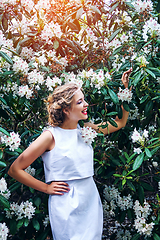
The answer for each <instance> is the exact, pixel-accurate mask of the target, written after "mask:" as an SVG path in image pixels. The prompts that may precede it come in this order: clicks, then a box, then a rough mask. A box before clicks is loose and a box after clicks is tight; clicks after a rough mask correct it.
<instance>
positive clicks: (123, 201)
mask: <svg viewBox="0 0 160 240" xmlns="http://www.w3.org/2000/svg"><path fill="white" fill-rule="evenodd" d="M117 205H118V207H120V209H121V210H122V211H125V210H127V209H129V208H132V207H133V200H132V199H131V195H130V194H129V195H128V196H123V197H120V196H118V199H117Z"/></svg>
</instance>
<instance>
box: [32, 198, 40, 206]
mask: <svg viewBox="0 0 160 240" xmlns="http://www.w3.org/2000/svg"><path fill="white" fill-rule="evenodd" d="M34 204H35V205H36V207H39V206H40V204H41V199H40V198H39V197H37V198H36V199H35V200H34Z"/></svg>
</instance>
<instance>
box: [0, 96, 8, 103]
mask: <svg viewBox="0 0 160 240" xmlns="http://www.w3.org/2000/svg"><path fill="white" fill-rule="evenodd" d="M0 101H1V102H3V103H4V104H5V105H7V102H6V100H5V99H4V98H2V97H0Z"/></svg>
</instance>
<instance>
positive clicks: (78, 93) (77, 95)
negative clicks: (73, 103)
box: [73, 89, 84, 100]
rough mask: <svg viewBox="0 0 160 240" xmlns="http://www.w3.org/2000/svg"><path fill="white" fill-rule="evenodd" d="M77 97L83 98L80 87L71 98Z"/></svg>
mask: <svg viewBox="0 0 160 240" xmlns="http://www.w3.org/2000/svg"><path fill="white" fill-rule="evenodd" d="M79 98H84V94H83V92H82V91H81V89H79V91H77V92H76V93H75V95H74V97H73V99H76V100H77V99H79Z"/></svg>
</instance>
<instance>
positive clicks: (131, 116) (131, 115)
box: [128, 106, 139, 120]
mask: <svg viewBox="0 0 160 240" xmlns="http://www.w3.org/2000/svg"><path fill="white" fill-rule="evenodd" d="M138 116H139V112H138V107H137V106H135V109H134V110H133V109H130V112H129V116H128V119H129V120H135V119H137V117H138Z"/></svg>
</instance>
